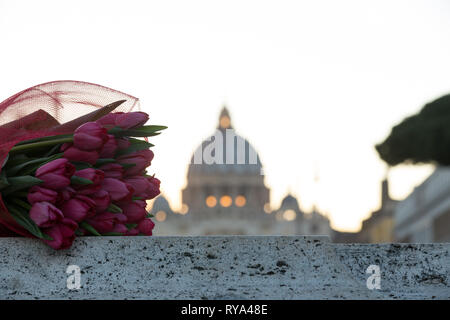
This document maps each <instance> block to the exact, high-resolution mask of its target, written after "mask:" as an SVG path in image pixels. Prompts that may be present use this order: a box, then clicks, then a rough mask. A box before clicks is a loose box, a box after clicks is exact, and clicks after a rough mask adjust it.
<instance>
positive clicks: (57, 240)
mask: <svg viewBox="0 0 450 320" xmlns="http://www.w3.org/2000/svg"><path fill="white" fill-rule="evenodd" d="M77 228H78V224H77V223H76V222H75V221H72V220H70V219H67V218H64V219H62V220H61V221H60V222H58V223H57V224H55V225H54V226H53V227H51V228H48V229H46V230H44V233H45V234H47V235H48V236H50V237H51V238H52V240H43V241H44V242H45V243H46V244H48V245H49V246H50V247H52V248H53V249H67V248H69V247H70V246H71V245H72V243H73V240H74V239H75V230H76V229H77Z"/></svg>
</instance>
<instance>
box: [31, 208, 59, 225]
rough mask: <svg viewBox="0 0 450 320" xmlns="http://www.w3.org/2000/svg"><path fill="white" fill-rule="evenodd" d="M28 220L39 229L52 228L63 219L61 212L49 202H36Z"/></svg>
mask: <svg viewBox="0 0 450 320" xmlns="http://www.w3.org/2000/svg"><path fill="white" fill-rule="evenodd" d="M30 218H31V220H33V221H34V222H35V223H36V224H37V225H38V226H39V227H43V228H48V227H52V226H53V225H54V224H55V223H56V222H58V221H60V220H62V219H63V218H64V216H63V214H62V212H61V211H60V210H59V209H58V208H56V207H55V206H54V205H52V204H51V203H49V202H36V203H35V204H33V206H32V207H31V209H30Z"/></svg>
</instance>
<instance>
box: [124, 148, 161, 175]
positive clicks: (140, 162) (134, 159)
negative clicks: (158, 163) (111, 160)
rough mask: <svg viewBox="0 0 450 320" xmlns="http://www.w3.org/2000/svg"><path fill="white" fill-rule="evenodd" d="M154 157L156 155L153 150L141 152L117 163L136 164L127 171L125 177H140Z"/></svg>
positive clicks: (127, 156) (129, 155)
mask: <svg viewBox="0 0 450 320" xmlns="http://www.w3.org/2000/svg"><path fill="white" fill-rule="evenodd" d="M153 156H154V154H153V152H152V151H151V150H140V151H136V152H134V153H131V154H128V155H124V156H121V157H119V158H117V162H118V163H121V164H134V166H133V167H130V168H127V169H125V175H126V176H138V175H141V174H142V172H143V171H144V170H145V168H147V167H148V166H150V164H151V162H152V159H153Z"/></svg>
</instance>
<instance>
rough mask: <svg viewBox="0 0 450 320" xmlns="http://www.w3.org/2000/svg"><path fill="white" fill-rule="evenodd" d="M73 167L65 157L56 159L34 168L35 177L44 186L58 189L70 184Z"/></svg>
mask: <svg viewBox="0 0 450 320" xmlns="http://www.w3.org/2000/svg"><path fill="white" fill-rule="evenodd" d="M74 172H75V167H74V166H73V165H72V164H71V163H70V162H69V161H68V160H67V159H56V160H53V161H51V162H49V163H47V164H44V165H43V166H41V167H40V168H39V169H37V170H36V178H38V179H41V180H42V181H43V183H42V184H41V185H40V186H41V187H44V188H49V189H53V190H60V189H63V188H65V187H67V186H69V185H70V178H71V177H72V175H73V173H74Z"/></svg>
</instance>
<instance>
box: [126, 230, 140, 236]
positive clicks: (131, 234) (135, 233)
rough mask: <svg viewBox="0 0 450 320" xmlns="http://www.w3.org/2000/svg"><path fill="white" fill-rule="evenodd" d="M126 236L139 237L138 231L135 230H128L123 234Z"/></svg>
mask: <svg viewBox="0 0 450 320" xmlns="http://www.w3.org/2000/svg"><path fill="white" fill-rule="evenodd" d="M125 235H126V236H137V235H139V230H138V229H136V228H133V229H130V230H128V231H127V232H126V233H125Z"/></svg>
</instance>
